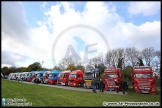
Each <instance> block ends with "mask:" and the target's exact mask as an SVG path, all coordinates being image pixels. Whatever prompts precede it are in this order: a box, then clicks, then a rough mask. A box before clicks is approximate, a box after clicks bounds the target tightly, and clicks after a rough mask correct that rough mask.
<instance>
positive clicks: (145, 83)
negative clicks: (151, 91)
mask: <svg viewBox="0 0 162 108" xmlns="http://www.w3.org/2000/svg"><path fill="white" fill-rule="evenodd" d="M138 85H139V86H150V82H149V81H138Z"/></svg>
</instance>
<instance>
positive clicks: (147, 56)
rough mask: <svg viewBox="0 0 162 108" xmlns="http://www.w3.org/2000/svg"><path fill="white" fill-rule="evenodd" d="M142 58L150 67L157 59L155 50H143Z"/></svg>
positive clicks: (150, 48) (151, 48)
mask: <svg viewBox="0 0 162 108" xmlns="http://www.w3.org/2000/svg"><path fill="white" fill-rule="evenodd" d="M142 56H143V58H144V60H145V62H146V65H147V66H150V63H151V60H152V59H153V58H154V57H155V49H154V48H153V47H149V48H145V49H143V50H142Z"/></svg>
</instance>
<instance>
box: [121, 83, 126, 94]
mask: <svg viewBox="0 0 162 108" xmlns="http://www.w3.org/2000/svg"><path fill="white" fill-rule="evenodd" d="M125 87H126V84H125V82H124V81H123V80H122V81H121V89H122V91H123V94H125Z"/></svg>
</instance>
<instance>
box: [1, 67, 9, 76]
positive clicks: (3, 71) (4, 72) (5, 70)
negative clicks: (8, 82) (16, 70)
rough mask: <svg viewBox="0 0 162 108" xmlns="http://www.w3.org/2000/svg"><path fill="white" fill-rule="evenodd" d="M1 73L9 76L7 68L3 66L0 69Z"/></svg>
mask: <svg viewBox="0 0 162 108" xmlns="http://www.w3.org/2000/svg"><path fill="white" fill-rule="evenodd" d="M1 72H2V74H3V75H8V74H9V69H8V67H7V66H4V67H3V68H2V69H1Z"/></svg>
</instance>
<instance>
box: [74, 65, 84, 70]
mask: <svg viewBox="0 0 162 108" xmlns="http://www.w3.org/2000/svg"><path fill="white" fill-rule="evenodd" d="M75 68H76V69H79V70H83V71H84V70H85V67H84V66H83V65H77V66H76V67H75Z"/></svg>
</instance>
